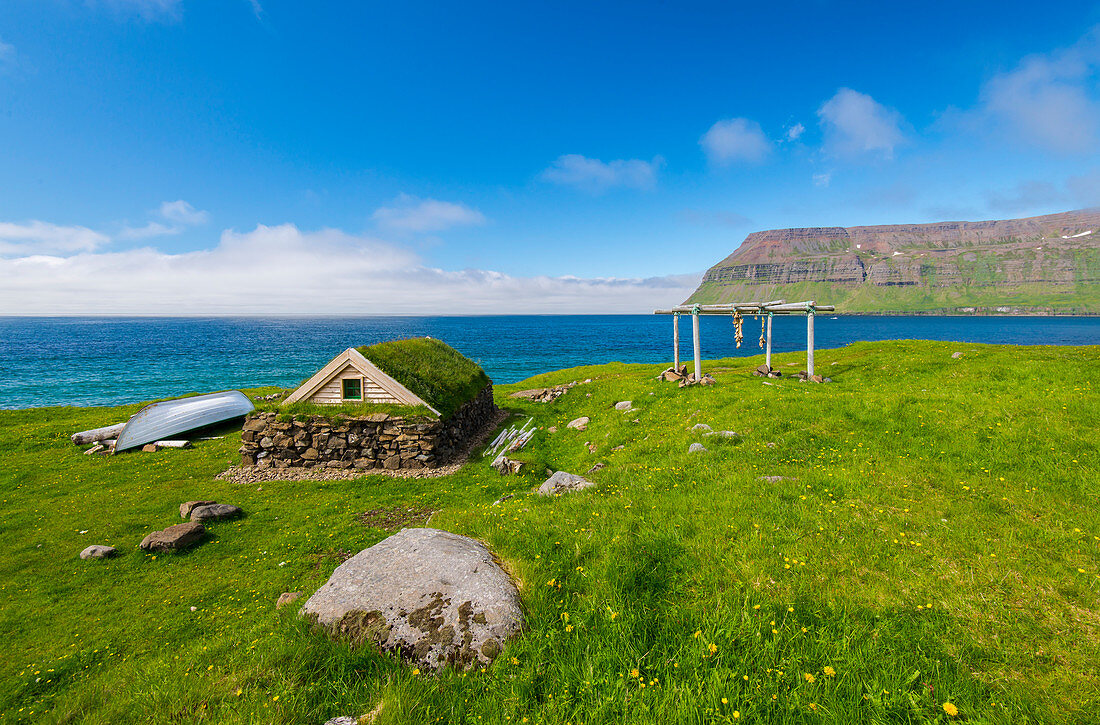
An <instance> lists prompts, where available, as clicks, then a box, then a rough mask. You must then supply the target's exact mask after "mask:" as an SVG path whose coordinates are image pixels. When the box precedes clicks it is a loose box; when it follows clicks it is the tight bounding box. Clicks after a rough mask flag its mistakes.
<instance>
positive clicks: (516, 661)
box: [512, 657, 519, 665]
mask: <svg viewBox="0 0 1100 725" xmlns="http://www.w3.org/2000/svg"><path fill="white" fill-rule="evenodd" d="M512 664H513V665H518V664H519V658H518V657H513V658H512Z"/></svg>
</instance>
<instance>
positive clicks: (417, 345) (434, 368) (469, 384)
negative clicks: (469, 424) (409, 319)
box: [357, 337, 489, 418]
mask: <svg viewBox="0 0 1100 725" xmlns="http://www.w3.org/2000/svg"><path fill="white" fill-rule="evenodd" d="M357 349H358V350H359V352H361V353H362V354H363V356H364V357H366V358H367V359H368V360H370V361H371V362H372V363H374V364H375V365H377V366H378V367H379V368H381V370H382V372H384V373H386V374H387V375H389V376H390V377H391V378H393V379H394V380H396V381H397V382H399V383H401V384H402V385H404V386H405V387H406V388H408V389H409V390H411V391H412V392H414V393H416V394H417V395H419V396H420V397H421V398H422V399H424V400H425V401H427V403H428V405H430V406H432V407H433V408H435V409H436V410H438V411H439V414H440V415H441V416H442V417H444V418H446V417H448V416H450V415H451V414H452V413H454V412H455V411H456V410H458V408H459V407H460V406H461V405H462V404H463V403H465V402H466V401H468V400H470V399H472V398H473V397H474V396H475V395H477V394H478V392H479V391H481V389H482V388H484V387H485V386H486V385H488V384H489V377H488V376H487V375H486V374H485V371H484V370H482V369H481V366H480V365H478V364H477V363H475V362H474V361H473V360H471V359H469V358H468V357H465V356H464V355H463V354H462V353H460V352H458V351H457V350H455V349H454V348H453V347H451V346H450V345H448V344H447V343H445V342H441V341H440V340H435V339H433V338H430V337H417V338H412V339H408V340H391V341H389V342H380V343H378V344H377V345H370V346H367V347H360V348H357Z"/></svg>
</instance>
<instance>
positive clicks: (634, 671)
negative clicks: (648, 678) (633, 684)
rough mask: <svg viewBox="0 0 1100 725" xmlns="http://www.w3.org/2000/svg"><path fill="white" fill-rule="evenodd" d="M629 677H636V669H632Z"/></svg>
mask: <svg viewBox="0 0 1100 725" xmlns="http://www.w3.org/2000/svg"><path fill="white" fill-rule="evenodd" d="M630 676H631V677H637V676H638V668H637V667H635V668H634V669H632V670H631V671H630Z"/></svg>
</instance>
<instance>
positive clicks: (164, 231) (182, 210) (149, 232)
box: [118, 199, 210, 239]
mask: <svg viewBox="0 0 1100 725" xmlns="http://www.w3.org/2000/svg"><path fill="white" fill-rule="evenodd" d="M154 213H155V214H156V215H157V216H159V217H160V218H162V219H164V220H165V221H166V222H168V223H167V224H164V223H163V222H157V221H153V222H149V223H148V224H146V225H145V226H143V227H123V229H122V231H121V232H119V234H118V238H119V239H149V238H151V237H161V236H165V235H168V234H179V233H180V232H182V231H183V230H184V229H186V228H187V227H195V226H200V225H202V224H205V223H206V222H208V221H210V214H209V213H208V212H205V211H200V210H198V209H196V208H195V207H193V206H191V205H190V204H188V203H187V202H186V201H184V200H183V199H180V200H178V201H166V202H164V203H162V204H161V205H160V208H159V209H157V211H156V212H154Z"/></svg>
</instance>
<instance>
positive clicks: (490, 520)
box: [0, 341, 1100, 725]
mask: <svg viewBox="0 0 1100 725" xmlns="http://www.w3.org/2000/svg"><path fill="white" fill-rule="evenodd" d="M956 350H959V351H962V352H963V353H964V355H963V357H962V358H961V359H952V358H951V353H952V352H953V351H956ZM776 361H777V366H778V367H779V368H780V369H782V370H786V371H792V372H793V371H797V370H799V369H800V368H801V366H802V363H803V359H802V358H801V357H798V356H795V355H793V354H788V355H779V356H777V357H776ZM760 362H761V360H760V359H759V358H744V359H729V360H722V361H714V362H711V363H706V364H705V365H704V367H705V369H707V370H708V371H711V372H713V373H714V375H715V377H716V378H717V381H718V384H717V385H715V386H713V387H707V388H704V387H695V388H690V389H684V390H680V389H678V388H677V387H676V386H675V385H674V384H672V383H660V382H657V381H656V380H655V379H654V378H655V376H656V374H657V372H658V371H659V367H658V366H643V365H622V364H613V365H606V366H599V367H590V368H581V369H575V370H567V371H560V372H555V373H549V374H546V375H543V376H539V377H538V378H534V379H531V380H528V381H524V382H523V383H520V384H517V385H512V386H501V387H500V388H498V390H497V394H498V403H499V404H501V405H502V406H507V407H509V408H511V409H513V410H514V411H516V412H517V413H520V414H522V415H524V416H527V415H532V416H535V418H536V420H537V423H538V424H539V426H541V428H542V430H540V432H539V433H538V434H537V435H536V436H535V438H534V439H533V440H532V442H531V444H530V445H529V446H528V448H527V449H525V450H524V452H523V453H522V454H521V456H520V457H522V458H524V459H525V460H526V461H527V462H528V463H529V465H528V466H527V468H526V469H525V470H526V471H527V473H526V475H521V476H511V477H502V476H499V475H497V474H496V472H494V471H492V470H491V469H490V468H489V466H488V461H487V459H485V458H482V457H481V456H480V455H477V456H475V458H474V459H473V460H472V461H471V463H470V464H468V465H467V466H466V467H464V468H463V469H462V470H461V471H460V472H459V473H457V474H455V475H453V476H450V477H447V478H439V479H425V480H405V479H388V478H381V477H368V478H363V479H361V480H356V481H340V482H309V481H304V482H294V483H290V482H271V483H265V484H262V485H251V486H235V485H233V484H230V483H227V482H223V481H218V480H215V479H214V476H215V475H216V474H217V473H218V472H220V471H222V470H224V469H225V468H226V467H227V466H228V465H230V464H231V463H233V462H234V461H235V459H236V449H237V447H238V445H239V434H235V433H229V434H228V435H226V437H225V438H222V439H217V440H207V441H200V442H199V443H198V444H197V445H196V447H195V448H194V449H192V450H169V451H162V452H159V453H155V454H142V453H134V454H129V455H121V456H117V457H114V458H100V457H95V456H83V455H81V451H80V450H79V449H77V448H75V447H73V446H72V445H71V444H70V443H69V442H68V435H69V434H70V433H72V432H74V431H76V430H81V429H85V428H90V427H94V426H99V425H105V424H108V423H113V422H116V421H118V420H122V419H124V417H125V415H127V414H129V413H132V412H133V411H134V410H136V406H130V407H126V408H116V409H108V408H98V409H76V408H53V409H38V410H25V411H2V412H0V461H2V464H0V465H2V469H0V499H2V509H0V510H2V511H3V518H2V519H0V637H2V640H3V642H4V645H3V653H4V656H3V657H0V723H4V722H11V723H14V722H80V723H145V722H163V723H194V722H206V723H245V722H247V723H269V722H270V723H317V724H318V725H320V723H322V722H324V721H325V720H326V719H327V718H330V717H333V716H335V715H340V714H349V715H356V716H358V715H361V714H363V713H367V712H370V711H372V710H375V709H376V708H378V707H379V706H380V710H378V714H377V717H376V718H375V720H374V722H376V723H435V722H441V723H446V722H458V723H563V724H564V723H574V724H579V723H624V722H625V723H662V724H663V723H703V722H706V723H918V722H952V721H959V722H968V723H1047V722H1051V723H1095V722H1097V719H1098V716H1097V713H1100V538H1098V537H1100V460H1098V458H1100V452H1098V449H1097V443H1098V441H1100V433H1098V431H1100V406H1098V404H1097V402H1098V400H1100V397H1098V392H1100V391H1098V390H1097V381H1098V379H1100V348H1097V347H1091V348H1085V347H1080V348H1058V347H1027V348H1022V347H1000V346H981V345H970V344H950V343H929V342H904V341H903V342H889V343H879V342H876V343H859V344H856V345H852V346H850V347H846V348H842V349H837V350H826V351H820V352H819V353H818V367H819V370H820V371H823V372H824V373H825V374H827V375H830V376H831V377H832V378H833V379H834V380H835V381H836V382H835V383H833V384H829V385H815V384H810V383H798V382H797V381H794V380H788V379H782V380H776V381H769V382H772V383H774V384H771V385H769V384H766V383H765V382H764V381H762V380H761V379H760V378H755V377H751V376H750V375H749V374H748V373H749V371H751V370H752V369H753V368H755V366H756V365H758V364H759V363H760ZM788 362H793V363H797V364H796V365H795V366H792V367H788V366H787V365H786V363H788ZM586 378H592V379H593V382H591V383H588V384H581V385H578V386H576V387H574V388H573V389H572V390H570V391H569V392H568V393H567V394H566V395H564V396H563V397H561V398H559V399H558V400H557V401H555V402H554V403H550V404H533V403H531V404H528V403H522V402H519V401H515V400H511V399H508V398H507V397H506V396H507V393H508V392H509V391H512V390H516V389H520V388H529V387H532V386H534V385H548V384H552V383H564V382H570V381H573V380H577V381H581V380H584V379H586ZM624 399H629V400H632V401H633V402H634V406H635V407H636V408H637V412H634V413H627V414H624V413H621V412H617V411H615V410H613V408H612V406H613V405H614V404H615V403H616V402H617V401H620V400H624ZM580 415H588V416H590V417H591V419H592V422H591V425H590V426H589V428H588V430H587V431H584V432H579V431H573V430H565V429H564V424H565V423H566V422H568V421H569V420H571V419H572V418H574V417H577V416H580ZM516 420H522V419H520V418H517V419H516ZM697 423H706V424H709V425H710V426H712V427H713V428H714V429H715V430H732V431H737V432H738V433H740V436H739V437H738V438H731V439H719V438H718V437H717V436H715V437H703V435H702V433H701V432H700V431H695V430H692V426H694V425H695V424H697ZM551 426H556V427H557V428H558V432H556V433H553V434H551V433H549V432H548V430H547V429H548V428H549V427H551ZM696 441H698V442H702V443H703V444H704V445H705V446H706V447H707V448H708V449H709V450H708V451H707V452H705V453H696V454H689V453H688V452H687V450H688V446H689V445H690V444H691V443H692V442H696ZM592 449H594V452H592ZM597 462H604V463H605V464H606V467H605V468H603V469H602V470H600V471H598V472H597V473H594V474H593V475H592V479H593V480H595V481H596V482H597V483H598V486H597V487H596V488H594V489H590V490H589V491H586V492H582V493H579V494H571V495H567V496H563V497H559V498H552V499H545V498H540V497H537V496H533V495H531V494H530V491H531V489H532V488H533V487H534V486H536V485H537V484H538V483H540V482H541V481H542V480H543V478H544V476H543V475H542V474H543V472H544V470H545V469H546V468H553V469H563V470H567V471H571V472H574V473H580V474H584V473H585V472H586V471H587V470H588V469H589V468H590V467H591V466H592V465H593V464H595V463H597ZM765 476H769V477H776V476H779V477H782V480H777V479H774V478H773V479H770V480H763V478H762V477H765ZM505 493H514V494H516V496H515V497H514V498H512V499H509V500H508V501H506V502H504V503H502V504H500V505H497V506H494V505H492V504H493V502H494V501H495V500H496V499H497V498H499V497H500V496H501V495H502V494H505ZM200 498H212V499H216V500H218V501H219V502H226V503H234V504H238V505H240V506H242V507H243V508H244V509H245V511H246V512H247V516H246V517H244V518H242V519H239V520H236V521H229V522H219V523H214V524H211V525H210V527H209V528H210V529H211V532H212V533H211V534H210V536H209V538H208V540H207V541H206V542H205V543H203V544H202V545H201V546H199V547H197V548H195V549H194V550H192V551H191V552H189V553H186V554H183V555H176V556H172V555H160V556H153V555H149V554H145V553H143V552H141V551H140V550H139V549H138V548H137V544H138V542H140V540H141V539H142V537H143V536H144V535H145V534H146V533H147V532H148V531H150V530H153V529H160V528H163V527H165V526H168V525H169V524H173V523H177V522H178V521H179V520H180V519H179V514H178V511H177V508H178V506H179V504H180V503H181V502H183V501H186V500H189V499H200ZM429 517H430V525H431V526H435V527H439V528H444V529H447V530H451V531H455V532H458V533H462V534H467V535H470V536H474V537H477V538H480V539H482V540H484V541H486V542H487V543H488V544H489V545H490V546H491V547H492V548H493V549H494V551H495V552H497V554H499V556H500V557H501V558H502V560H503V561H504V562H505V564H506V566H507V567H508V568H509V570H510V571H511V572H512V573H513V575H514V576H515V577H516V579H517V581H518V582H519V585H520V589H521V593H522V596H523V599H524V603H525V606H526V609H527V613H528V624H529V630H528V631H527V633H526V634H525V635H524V636H523V637H522V638H520V639H518V640H516V641H514V642H512V643H511V644H510V645H509V647H508V648H507V649H506V650H505V652H504V653H503V654H502V655H501V656H500V657H499V658H498V659H497V660H496V662H495V663H494V665H493V666H492V667H490V668H488V669H487V670H486V671H473V672H465V673H459V672H451V671H447V672H444V673H442V674H439V675H436V676H426V675H423V674H415V673H414V672H413V671H412V670H411V669H410V668H408V667H405V666H403V665H402V664H401V663H400V662H399V661H396V660H395V659H393V658H391V657H387V656H381V655H378V654H374V653H372V652H370V651H361V650H360V651H352V650H351V649H349V648H348V647H347V646H345V645H341V644H334V643H331V642H329V641H327V640H326V639H325V638H324V637H322V636H320V635H318V634H316V633H314V632H311V631H310V630H309V629H308V628H307V627H306V626H304V624H303V623H302V622H301V621H300V619H299V618H298V617H297V616H295V615H296V611H297V605H293V606H291V607H288V608H285V609H283V610H281V611H276V609H275V600H276V598H277V597H278V596H279V594H280V593H282V592H285V591H302V592H304V593H305V594H306V595H307V596H308V595H309V594H312V592H313V591H314V590H315V589H316V588H317V587H319V586H320V585H321V584H322V583H323V582H324V581H325V579H326V578H327V577H328V575H329V574H330V573H331V571H332V569H333V568H335V567H336V566H337V565H338V563H339V562H340V561H341V560H342V559H343V558H344V557H346V556H347V555H349V554H351V553H354V552H357V551H359V550H361V549H362V548H364V547H367V546H370V545H372V544H374V543H376V542H378V541H380V540H381V539H382V538H384V537H385V536H387V535H388V533H390V532H389V531H387V530H386V529H385V528H381V527H389V528H390V530H391V531H392V530H396V528H398V527H400V526H401V525H402V524H404V525H421V524H423V523H424V522H425V521H426V520H428V518H429ZM93 543H101V544H109V545H114V546H117V547H118V548H119V549H120V550H121V552H122V555H121V556H120V557H118V558H117V559H114V560H110V561H90V562H85V561H81V560H80V559H79V558H78V557H77V555H78V553H79V552H80V550H81V549H83V548H84V547H85V546H87V545H89V544H93ZM300 601H304V600H300ZM299 603H300V602H299ZM956 710H957V713H958V714H957V715H954V716H953V715H952V714H951V713H952V712H955V711H956Z"/></svg>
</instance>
